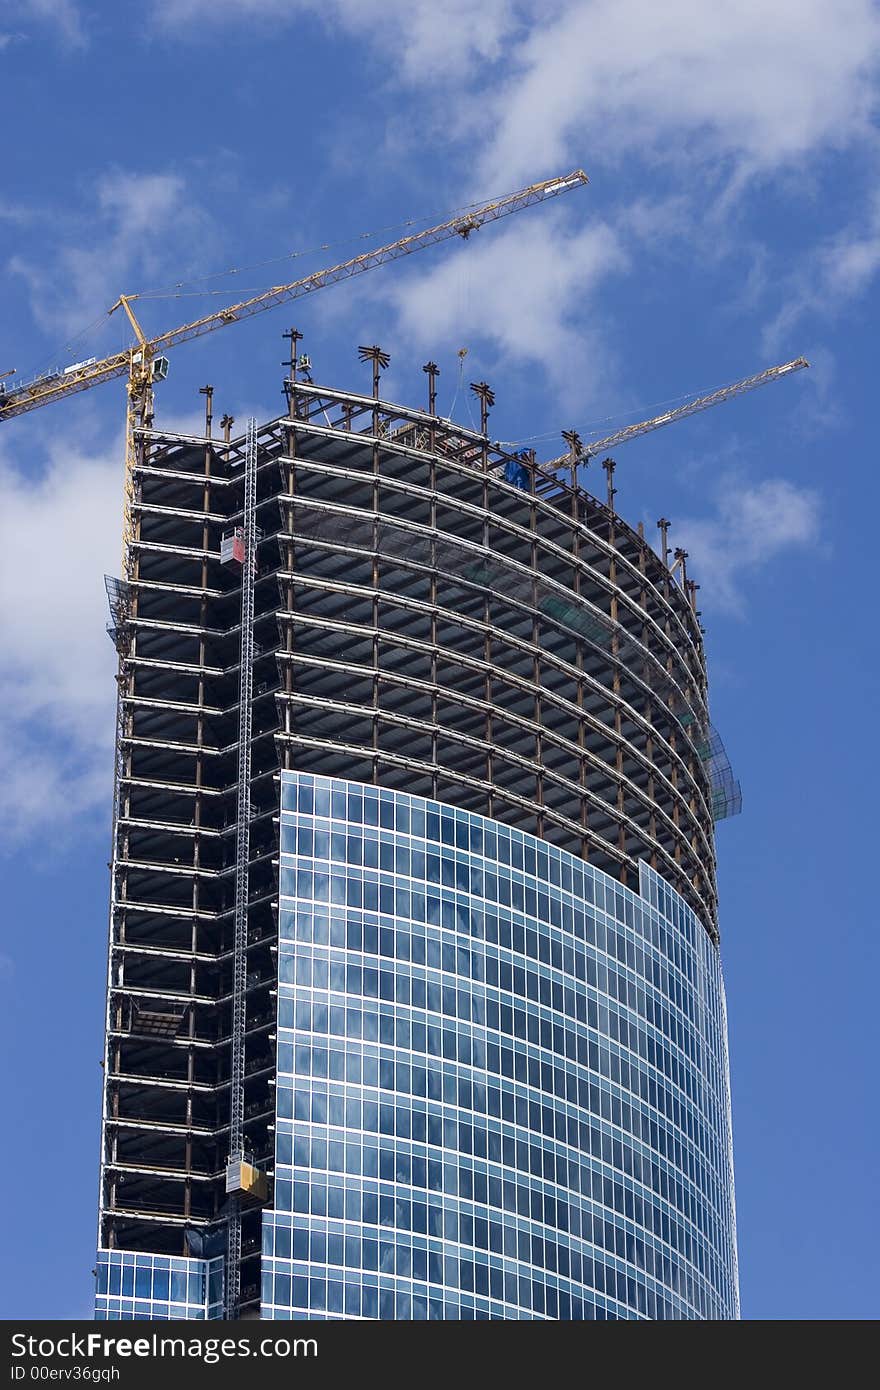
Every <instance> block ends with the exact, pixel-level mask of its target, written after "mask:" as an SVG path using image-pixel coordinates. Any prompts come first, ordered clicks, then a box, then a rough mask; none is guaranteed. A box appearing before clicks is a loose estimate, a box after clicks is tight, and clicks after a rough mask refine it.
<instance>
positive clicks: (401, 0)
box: [153, 0, 533, 86]
mask: <svg viewBox="0 0 880 1390" xmlns="http://www.w3.org/2000/svg"><path fill="white" fill-rule="evenodd" d="M532 8H533V7H532V6H531V5H527V4H523V3H516V0H481V3H480V4H479V5H474V4H473V0H438V2H437V3H434V0H158V3H157V5H156V6H155V8H154V11H153V20H154V23H156V24H157V25H159V27H160V28H163V29H165V30H167V31H171V32H173V33H175V34H178V35H181V34H182V35H186V34H187V33H190V34H195V33H196V32H197V30H198V27H199V26H201V25H204V24H213V25H217V24H231V23H234V22H235V21H237V20H245V21H248V22H253V21H266V22H271V23H272V25H273V26H274V27H275V28H276V29H277V27H278V26H279V25H286V26H293V25H294V24H300V25H301V24H302V20H303V17H304V16H307V15H312V16H314V17H315V18H317V19H319V20H320V21H321V22H322V23H323V24H324V25H325V26H327V27H328V28H330V27H331V26H332V27H333V28H334V29H338V28H339V27H340V26H342V27H343V28H344V29H346V30H347V31H348V32H349V33H353V34H356V35H357V36H358V37H361V38H364V39H366V40H368V41H370V42H371V43H372V44H373V46H374V47H375V48H376V49H377V50H380V51H381V52H382V53H383V54H384V55H385V56H389V55H393V69H392V70H393V75H394V79H395V81H396V82H399V81H401V80H404V81H405V82H408V83H411V84H412V85H415V86H421V85H423V84H425V83H429V82H433V81H436V79H437V78H438V77H444V78H447V79H448V78H452V79H453V80H454V81H455V82H456V83H460V82H462V81H464V80H466V79H467V78H469V77H470V76H471V75H472V74H473V73H474V72H476V71H477V70H478V69H479V68H480V67H481V66H482V65H484V64H486V63H492V62H495V61H496V60H497V59H498V58H499V57H500V56H501V54H502V52H503V51H504V45H505V41H506V40H508V39H509V38H510V37H511V36H512V35H513V34H514V33H515V32H516V29H517V26H518V22H519V20H520V17H521V15H522V13H523V12H524V11H529V10H531V9H532Z"/></svg>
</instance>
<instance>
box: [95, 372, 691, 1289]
mask: <svg viewBox="0 0 880 1390" xmlns="http://www.w3.org/2000/svg"><path fill="white" fill-rule="evenodd" d="M364 351H365V353H366V355H367V356H368V357H369V356H370V354H371V353H373V352H374V350H372V349H370V350H364ZM375 352H379V350H378V349H376V350H375ZM362 355H363V354H362ZM371 360H372V361H373V393H372V394H371V395H362V394H359V393H354V392H348V391H340V390H335V389H332V388H329V387H322V386H315V385H312V384H311V383H307V382H303V381H298V380H297V379H296V372H295V371H294V372H293V375H292V376H291V378H290V379H288V381H287V383H286V389H287V392H288V400H289V410H288V413H287V414H285V415H282V416H280V417H278V418H277V419H274V420H271V421H269V422H268V423H266V424H263V425H262V426H260V427H258V428H257V429H256V430H255V431H249V433H248V434H247V435H245V436H242V437H238V438H235V439H232V438H229V432H230V426H231V421H230V420H229V417H227V427H226V437H225V438H223V439H219V440H218V439H217V438H215V437H213V435H212V427H211V420H212V417H211V396H210V392H208V397H207V408H206V426H205V433H204V435H200V436H192V435H181V434H174V433H168V432H164V431H162V430H159V429H155V428H148V427H141V428H138V429H136V431H135V438H136V441H137V449H136V451H135V460H134V484H135V486H134V495H133V500H132V516H133V522H134V534H133V537H132V541H131V565H130V574H129V578H128V581H127V585H126V586H125V588H124V592H122V596H121V599H120V601H119V602H118V603H117V607H116V610H115V611H114V619H113V632H114V636H115V641H116V643H117V647H118V650H119V653H120V676H119V690H120V696H119V700H120V722H119V735H118V748H117V752H118V779H117V793H116V804H117V814H116V817H115V830H114V857H113V893H112V912H111V918H112V920H111V936H110V969H109V979H108V1036H107V1056H106V1063H105V1067H106V1073H105V1106H104V1139H103V1159H102V1199H101V1208H102V1209H101V1236H100V1243H101V1244H102V1245H103V1246H107V1245H110V1246H114V1245H115V1246H122V1247H125V1248H134V1249H146V1250H153V1251H159V1252H162V1251H166V1252H168V1253H173V1254H178V1253H183V1252H185V1251H186V1250H188V1249H192V1248H193V1247H192V1236H193V1232H199V1233H200V1234H201V1235H204V1234H205V1233H211V1232H212V1231H219V1230H221V1229H222V1228H223V1227H224V1223H226V1222H227V1219H228V1217H229V1207H228V1205H227V1199H226V1194H225V1190H224V1172H225V1163H226V1159H227V1156H228V1155H229V1154H230V1152H234V1151H236V1150H238V1151H244V1150H245V1149H246V1150H247V1152H248V1153H249V1154H251V1155H253V1159H254V1162H255V1163H257V1164H261V1165H263V1166H264V1167H265V1166H266V1165H267V1164H269V1162H270V1155H271V1152H272V1126H273V1122H274V1090H273V1086H274V1068H275V1057H274V1027H275V998H274V995H275V987H276V983H277V969H276V959H277V957H276V939H277V856H278V822H277V774H278V772H279V769H281V768H296V769H299V770H302V771H312V772H315V773H319V774H323V775H329V776H334V775H338V776H344V777H346V778H350V779H355V780H360V781H363V782H366V783H372V784H379V785H383V786H389V787H398V788H402V787H405V788H406V789H408V790H410V791H412V792H413V793H415V794H418V795H426V796H430V797H435V798H438V799H440V800H443V801H446V802H448V803H450V804H453V805H457V806H462V807H467V808H469V809H472V810H475V811H479V812H481V813H483V814H487V815H489V816H492V817H494V818H496V819H497V820H499V821H502V822H506V823H509V824H514V825H518V826H520V827H521V828H524V829H526V830H528V831H530V832H531V833H533V834H537V835H539V836H542V837H544V838H546V839H547V840H548V841H551V842H553V843H556V844H559V845H561V846H563V847H565V848H567V849H569V850H572V851H573V852H574V853H576V854H579V855H582V856H583V857H584V858H586V859H588V860H589V861H590V862H592V863H594V864H596V865H597V866H598V867H600V868H602V869H604V870H605V871H607V872H610V873H612V874H614V875H615V876H616V877H617V878H618V879H619V880H620V881H621V882H622V883H629V884H630V886H633V885H635V884H637V882H638V862H639V860H641V859H645V860H647V861H648V862H649V863H650V864H651V865H652V866H653V867H654V868H655V869H657V871H658V872H659V873H661V874H662V875H663V876H664V877H665V878H667V879H668V881H669V882H670V883H671V884H672V886H673V887H674V888H676V889H677V890H678V891H679V892H681V893H682V894H683V896H684V897H685V898H686V899H687V901H688V902H689V903H690V904H691V905H692V906H693V908H694V910H695V911H696V912H697V913H698V915H699V916H700V917H701V919H702V921H703V922H704V924H705V926H706V928H707V931H709V933H710V934H712V935H713V937H714V936H715V934H716V930H717V925H716V924H717V914H716V890H715V852H714V836H713V803H714V805H715V808H716V809H717V792H716V789H715V788H714V787H713V780H712V779H713V773H714V771H715V769H716V767H717V760H718V746H717V742H716V741H715V740H713V732H712V729H711V726H710V724H709V718H708V711H707V706H706V672H705V661H704V652H703V644H702V631H701V627H700V623H699V619H698V615H697V613H696V611H695V601H694V592H693V589H692V588H691V589H686V588H684V587H683V586H682V585H681V584H679V582H677V580H676V578H675V575H674V574H673V573H672V571H671V570H670V568H669V565H668V564H667V563H666V558H667V557H666V555H665V554H664V556H658V555H657V554H656V553H655V552H654V550H653V549H652V548H651V547H650V546H649V545H648V544H647V542H646V541H645V539H644V536H643V535H642V534H640V531H636V530H633V529H632V528H631V527H630V526H628V525H627V524H626V523H625V522H624V521H623V520H622V519H621V518H620V516H618V515H617V514H616V512H615V510H614V506H613V491H611V492H610V494H609V495H610V503H611V505H609V504H608V503H605V502H602V501H600V500H598V499H597V498H595V497H593V496H591V495H590V494H589V493H588V492H586V491H585V490H584V489H583V488H582V487H580V486H579V485H578V484H577V475H576V472H575V471H574V469H575V465H574V464H573V468H572V475H571V480H570V481H568V482H566V481H565V480H564V479H563V478H560V477H558V476H555V477H548V475H546V474H544V473H542V470H541V469H540V468H539V466H538V465H537V464H536V463H535V460H534V457H533V456H531V457H526V458H523V457H522V456H518V455H512V454H508V453H506V452H505V451H503V450H502V449H500V448H499V447H498V446H495V445H492V444H490V442H489V439H488V435H487V433H486V430H487V409H486V408H484V410H483V412H482V419H481V423H482V427H483V430H482V432H480V431H475V430H467V429H463V428H461V427H460V426H458V425H454V424H452V423H450V422H449V421H445V420H441V419H439V418H438V417H437V416H436V415H435V414H434V413H432V411H431V410H429V411H421V410H416V409H408V408H405V407H402V406H399V405H394V404H392V403H390V402H387V401H384V400H382V399H380V397H379V369H380V366H381V362H380V359H379V358H371ZM480 385H481V386H482V385H483V383H480ZM433 399H434V396H433V391H432V392H431V393H430V400H431V403H432V404H433ZM249 457H250V459H251V460H252V468H251V469H250V470H249V469H248V468H247V467H246V462H247V459H248V458H249ZM249 476H250V477H251V479H252V483H253V496H252V502H253V506H252V508H251V507H249V506H248V505H247V498H246V480H247V478H248V477H249ZM508 478H509V479H511V480H508ZM609 485H610V477H609ZM249 525H250V526H251V528H252V531H251V534H252V540H253V549H252V553H253V557H254V567H253V570H252V571H250V570H247V569H246V571H245V573H244V579H245V582H246V586H247V585H252V590H251V597H252V611H251V610H250V608H249V602H248V595H247V594H245V595H244V599H245V602H244V603H243V594H242V579H243V574H242V570H241V569H240V568H238V567H237V566H230V565H223V564H222V563H221V560H220V537H221V535H222V533H223V532H224V531H227V530H228V529H229V528H230V527H234V526H244V528H245V530H247V527H248V526H249ZM665 549H666V547H665V540H664V551H665ZM245 563H246V566H247V564H248V561H247V556H246V561H245ZM248 632H249V633H250V634H251V637H252V642H253V646H252V651H251V653H250V658H249V657H248V641H247V633H248ZM242 651H244V663H245V666H246V668H247V669H243V668H242V661H241V657H242ZM249 682H252V685H251V689H250V693H249V694H248V683H249ZM242 701H244V702H245V704H246V705H247V706H248V708H247V710H246V711H245V716H246V717H243V713H242ZM249 723H252V728H250V729H249V728H248V725H249ZM242 740H244V741H245V744H246V746H247V749H248V750H249V754H250V761H251V766H250V768H249V769H246V773H245V779H246V781H247V784H248V787H249V792H248V795H247V796H246V797H245V798H244V801H243V802H242V800H241V797H242V785H243V782H242V775H243V774H242V766H241V757H242V749H243V742H242ZM248 814H249V819H248V818H247V816H248ZM243 825H246V826H247V829H248V832H249V833H248V842H247V844H246V845H245V846H244V848H242V845H241V843H240V839H241V833H242V827H243ZM243 885H245V887H244V888H243ZM236 962H238V964H239V972H238V975H236ZM241 967H244V968H243V969H242V968H241ZM242 982H243V1000H244V1007H243V1009H242V1008H240V1007H237V1004H236V1001H237V999H238V998H239V988H238V986H241V985H242ZM234 1037H238V1039H239V1041H240V1043H241V1048H240V1065H239V1064H236V1065H233V1054H234V1052H235V1049H234V1048H233V1046H232V1042H233V1038H234ZM236 1055H238V1054H236ZM238 1076H240V1077H241V1091H240V1095H241V1115H240V1132H239V1124H238V1119H237V1118H236V1117H237V1114H238V1112H237V1110H236V1102H235V1096H236V1084H237V1077H238ZM259 1212H260V1208H259V1205H258V1204H257V1203H256V1202H255V1201H254V1200H253V1199H250V1198H247V1197H243V1198H242V1199H241V1208H240V1229H239V1234H240V1251H234V1252H233V1256H234V1262H235V1270H234V1271H233V1273H232V1284H231V1285H230V1286H229V1287H230V1288H232V1289H234V1290H235V1301H236V1305H237V1308H238V1310H239V1311H240V1313H241V1315H243V1316H249V1315H253V1314H255V1313H256V1312H257V1311H258V1308H259V1296H260V1295H259V1252H260V1220H259ZM237 1241H238V1237H236V1243H237Z"/></svg>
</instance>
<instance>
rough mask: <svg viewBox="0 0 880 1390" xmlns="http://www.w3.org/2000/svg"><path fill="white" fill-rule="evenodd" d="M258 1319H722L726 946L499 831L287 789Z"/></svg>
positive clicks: (727, 1280)
mask: <svg viewBox="0 0 880 1390" xmlns="http://www.w3.org/2000/svg"><path fill="white" fill-rule="evenodd" d="M281 851H282V854H281V916H280V938H281V939H280V943H279V1005H278V1103H277V1137H276V1155H275V1159H276V1161H275V1195H274V1210H273V1211H272V1212H267V1213H265V1214H264V1219H263V1242H264V1245H263V1256H264V1259H263V1297H262V1308H263V1316H264V1317H273V1318H281V1317H294V1318H316V1317H317V1318H327V1317H345V1316H354V1317H379V1318H455V1319H459V1318H565V1319H583V1318H631V1317H648V1318H729V1317H735V1316H736V1315H737V1284H736V1256H735V1237H734V1216H733V1203H732V1190H733V1189H732V1176H733V1175H732V1171H731V1164H730V1111H729V1098H728V1085H727V1060H726V1042H725V1038H726V1033H725V1014H724V994H723V987H722V983H721V976H720V971H719V969H718V958H717V951H716V949H715V946H714V945H713V943H712V942H711V940H710V939H709V936H708V934H707V932H706V930H705V928H704V927H703V925H702V924H701V923H700V922H699V921H698V920H697V918H696V917H695V916H694V913H693V912H692V911H691V909H690V908H689V907H688V906H687V905H686V904H685V902H684V901H683V899H682V898H681V896H680V895H679V894H677V893H675V892H674V891H672V890H671V889H670V888H669V886H668V885H667V884H666V883H665V882H664V881H663V880H662V879H661V878H660V877H659V876H658V875H657V874H655V873H654V872H653V871H652V870H650V869H649V868H647V867H646V866H644V865H643V866H642V870H641V876H642V882H641V889H642V891H641V893H638V892H634V891H633V890H631V889H627V888H623V887H622V886H621V885H620V884H619V883H618V882H616V881H615V880H613V879H612V878H610V877H609V876H608V875H607V874H605V873H603V872H602V871H601V870H597V869H594V868H592V867H591V866H589V865H587V864H585V863H584V862H583V861H582V860H580V859H578V858H576V857H575V856H573V855H571V854H570V853H568V852H567V851H566V850H561V849H559V848H557V847H555V846H552V845H548V844H547V843H546V842H544V841H541V840H539V839H537V838H536V837H535V836H533V835H530V834H527V833H524V832H523V831H520V830H517V829H515V828H509V827H506V826H502V825H501V824H499V823H498V822H495V821H491V820H488V819H487V818H486V817H483V816H479V815H475V814H473V813H471V812H466V811H461V810H455V809H453V808H451V807H448V806H445V805H443V804H442V803H439V802H435V801H426V800H424V799H423V798H421V797H414V796H410V795H409V794H407V793H403V792H390V791H385V790H382V789H379V788H371V787H365V786H364V785H362V784H360V783H355V782H348V783H346V782H343V781H339V780H335V779H323V778H318V779H315V778H313V777H311V776H308V775H301V774H295V773H285V774H283V777H282V813H281Z"/></svg>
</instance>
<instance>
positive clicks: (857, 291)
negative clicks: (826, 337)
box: [763, 193, 880, 352]
mask: <svg viewBox="0 0 880 1390" xmlns="http://www.w3.org/2000/svg"><path fill="white" fill-rule="evenodd" d="M878 271H880V194H878V193H875V194H874V196H873V198H872V200H871V202H870V204H869V206H868V207H867V209H866V210H865V211H864V212H863V213H862V214H861V215H860V216H859V217H857V218H855V219H853V220H852V221H851V222H850V223H848V224H847V226H845V227H843V228H841V229H840V230H839V231H837V232H836V233H835V234H834V235H833V236H831V237H829V238H827V239H826V240H825V241H824V242H822V243H821V244H820V245H819V246H817V247H816V248H815V249H814V250H813V251H812V252H811V253H810V254H809V255H807V256H805V257H804V258H803V260H802V261H801V262H800V263H799V264H798V266H797V267H796V269H795V271H794V272H793V274H791V275H790V276H788V277H787V280H785V281H783V286H784V292H785V300H784V303H783V305H782V307H781V309H780V310H779V311H778V313H776V314H775V316H774V317H773V319H772V320H771V321H770V323H768V324H767V326H766V328H765V330H764V337H763V341H764V346H765V348H766V349H767V350H768V351H770V352H778V351H779V350H780V348H781V346H782V344H784V343H786V342H790V341H791V332H792V330H793V329H794V328H795V327H796V325H798V324H799V323H800V322H801V320H802V319H804V318H805V317H807V316H808V315H810V314H818V315H821V316H824V317H828V316H833V315H834V314H836V313H838V312H839V311H840V310H841V309H843V308H845V307H846V306H848V305H850V304H851V303H852V302H853V301H854V300H856V299H858V298H859V296H860V295H862V294H864V292H865V291H866V290H867V288H868V286H869V285H870V283H871V281H872V280H873V279H874V277H875V276H876V275H877V273H878Z"/></svg>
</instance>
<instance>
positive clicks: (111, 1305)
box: [95, 1250, 223, 1322]
mask: <svg viewBox="0 0 880 1390" xmlns="http://www.w3.org/2000/svg"><path fill="white" fill-rule="evenodd" d="M95 1276H96V1278H95V1317H96V1318H97V1319H98V1321H108V1322H116V1321H122V1320H129V1319H132V1318H144V1319H148V1320H152V1321H154V1322H170V1321H171V1320H173V1319H176V1318H193V1319H198V1318H222V1317H223V1259H222V1257H220V1258H218V1259H214V1260H192V1259H184V1258H183V1257H181V1258H177V1257H175V1256H172V1255H145V1254H142V1253H141V1252H139V1251H134V1250H99V1251H98V1262H97V1265H96V1266H95Z"/></svg>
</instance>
